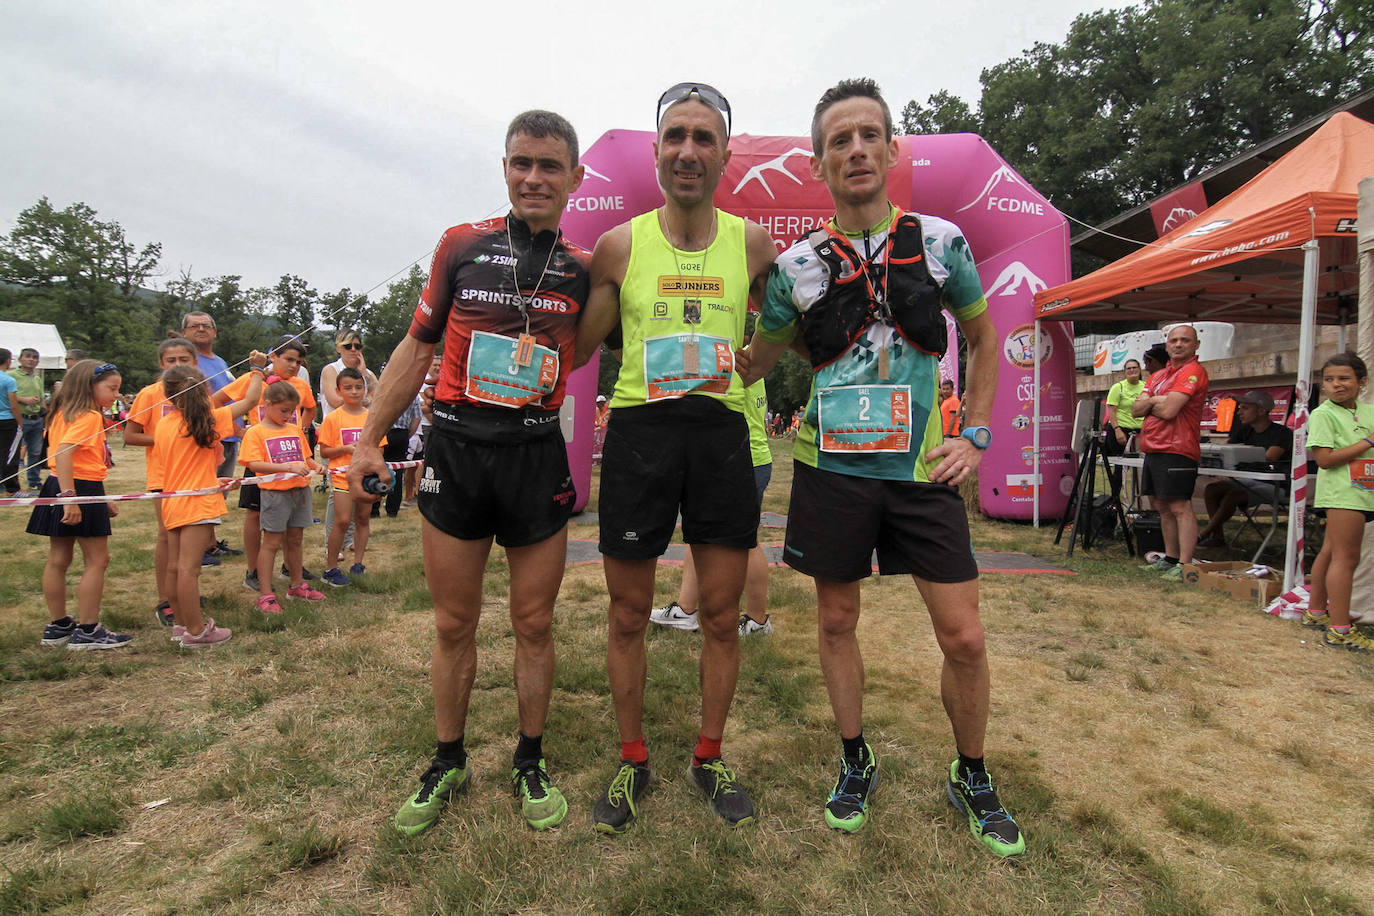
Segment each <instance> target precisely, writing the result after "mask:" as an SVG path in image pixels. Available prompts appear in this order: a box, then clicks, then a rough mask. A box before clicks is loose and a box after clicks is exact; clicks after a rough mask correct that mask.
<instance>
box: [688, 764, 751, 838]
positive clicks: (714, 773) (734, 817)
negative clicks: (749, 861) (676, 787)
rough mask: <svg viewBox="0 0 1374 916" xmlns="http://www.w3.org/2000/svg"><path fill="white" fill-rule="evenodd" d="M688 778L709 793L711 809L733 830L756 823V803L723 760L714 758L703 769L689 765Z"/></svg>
mask: <svg viewBox="0 0 1374 916" xmlns="http://www.w3.org/2000/svg"><path fill="white" fill-rule="evenodd" d="M687 778H688V779H690V780H691V781H692V785H694V786H696V787H697V788H698V789H700V790H701V791H703V792H705V793H706V797H707V798H709V799H710V800H711V810H712V811H714V812H716V814H718V815H719V816H720V817H721V819H722V820H724V821H725V823H727V824H729V825H730V826H731V827H743V826H745V825H747V824H752V823H754V803H753V802H752V801H750V800H749V793H748V792H745V791H744V787H743V786H741V785H740V784H739V783H738V782H736V781H735V774H734V772H733V771H732V770H731V769H730V768H729V767H728V766H726V765H725V762H724V761H722V760H721V759H720V758H719V757H712V758H711V759H710V760H708V761H706V762H705V763H703V764H702V765H701V766H696V765H695V764H690V763H689V764H688V765H687Z"/></svg>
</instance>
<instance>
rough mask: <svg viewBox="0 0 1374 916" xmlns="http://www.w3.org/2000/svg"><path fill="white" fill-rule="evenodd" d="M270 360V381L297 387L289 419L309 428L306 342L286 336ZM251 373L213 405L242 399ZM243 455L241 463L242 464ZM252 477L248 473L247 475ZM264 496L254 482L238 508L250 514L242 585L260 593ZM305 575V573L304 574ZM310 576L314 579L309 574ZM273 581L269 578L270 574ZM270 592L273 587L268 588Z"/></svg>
mask: <svg viewBox="0 0 1374 916" xmlns="http://www.w3.org/2000/svg"><path fill="white" fill-rule="evenodd" d="M268 356H269V358H270V359H271V368H270V369H269V370H268V380H269V381H270V380H271V378H272V377H273V376H275V377H277V378H279V379H281V380H282V381H284V382H288V383H289V384H290V385H291V387H292V388H293V389H294V390H295V392H296V396H297V398H298V403H299V405H300V406H299V409H298V411H297V412H296V413H293V414H292V415H291V417H290V418H289V419H290V422H291V423H293V424H295V425H296V426H298V427H300V428H301V429H302V430H304V429H306V428H308V427H309V426H310V425H311V424H312V423H314V422H315V395H314V394H313V393H312V392H311V390H310V383H309V382H307V381H305V379H302V378H300V377H298V376H297V373H298V372H299V371H300V368H301V360H303V359H304V358H305V345H304V344H302V343H301V342H300V339H299V338H297V337H292V336H290V335H287V336H285V337H282V338H280V339H278V340H277V343H276V345H275V346H273V347H272V350H271V352H270V353H269V354H268ZM251 374H252V373H244V374H243V375H241V376H239V377H238V378H236V379H234V380H233V381H232V382H230V383H229V384H227V385H225V386H224V387H223V388H221V389H220V390H219V391H216V392H215V394H214V397H213V399H212V401H213V403H214V406H216V407H223V406H225V405H226V404H229V403H230V402H232V401H240V400H242V399H243V395H244V392H245V391H247V390H248V385H249V381H250V379H249V376H250V375H251ZM266 397H267V395H266V391H265V390H264V392H263V401H262V402H259V404H258V406H257V407H255V408H254V409H253V410H250V411H249V412H248V413H247V414H246V415H245V416H244V422H246V423H248V424H249V425H250V426H251V425H252V424H254V423H258V422H260V420H261V418H262V415H263V414H264V412H265V411H266ZM311 454H312V452H311V450H310V449H308V448H307V449H306V451H305V452H304V453H303V455H304V456H305V457H309V456H310V455H311ZM243 463H244V462H243V459H242V457H241V456H240V458H239V464H243ZM244 476H245V477H247V476H249V474H248V473H245V474H244ZM260 506H261V499H260V497H259V494H258V488H257V486H256V485H254V484H245V485H244V486H243V487H242V488H241V489H240V490H239V508H240V509H246V510H248V515H247V516H246V517H245V518H244V520H243V549H244V551H245V552H246V553H247V554H248V558H249V559H248V572H247V573H245V574H244V577H243V587H244V588H247V589H250V590H252V591H255V592H259V593H261V589H259V588H258V574H257V573H256V572H255V571H254V569H253V565H254V563H256V562H257V556H258V553H259V551H260V550H261V549H262V520H261V518H260V517H259V514H258V513H259V508H260ZM303 574H304V573H303ZM307 577H308V578H311V579H313V578H315V577H314V576H313V575H307ZM269 580H270V577H269ZM268 591H269V592H270V591H271V589H270V588H269V589H268Z"/></svg>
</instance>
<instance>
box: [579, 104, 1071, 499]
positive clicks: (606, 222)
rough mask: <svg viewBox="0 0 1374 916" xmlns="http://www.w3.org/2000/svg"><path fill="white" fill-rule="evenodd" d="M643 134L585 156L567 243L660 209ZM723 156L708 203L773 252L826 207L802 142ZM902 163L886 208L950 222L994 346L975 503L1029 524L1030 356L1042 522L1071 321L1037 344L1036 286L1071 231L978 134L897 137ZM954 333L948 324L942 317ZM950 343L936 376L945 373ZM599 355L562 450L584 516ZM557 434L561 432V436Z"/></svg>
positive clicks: (755, 145) (1066, 419) (1066, 433)
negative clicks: (760, 236)
mask: <svg viewBox="0 0 1374 916" xmlns="http://www.w3.org/2000/svg"><path fill="white" fill-rule="evenodd" d="M653 140H654V135H653V133H652V132H650V131H626V130H615V131H610V132H608V133H606V134H605V135H603V136H602V137H601V139H599V140H597V142H596V143H595V144H594V145H593V146H592V147H591V149H589V150H587V152H586V153H585V154H584V155H583V158H582V161H583V163H584V164H585V165H586V167H587V177H586V180H585V181H583V183H582V187H581V188H580V189H579V190H578V192H577V194H576V195H574V196H573V198H572V199H571V200H570V201H569V204H568V211H567V213H566V214H565V215H564V218H563V229H564V231H565V232H566V233H567V234H568V237H569V238H570V239H572V240H573V241H575V242H577V243H578V244H580V245H584V246H586V247H588V248H590V247H592V246H593V245H594V244H595V243H596V240H597V239H598V238H599V237H600V236H601V233H603V232H605V231H606V230H607V229H610V228H611V227H612V226H615V225H617V224H619V223H622V222H624V221H625V220H627V219H629V218H630V217H632V216H634V215H636V214H638V213H643V212H644V211H646V210H649V209H652V208H654V207H657V206H659V205H660V204H662V203H663V192H662V191H660V190H659V187H658V182H657V179H656V176H655V172H654V161H653ZM730 149H731V153H732V155H731V159H730V163H729V165H728V166H727V168H726V170H725V176H724V178H723V179H722V180H721V183H720V187H719V188H718V189H717V191H716V206H718V207H720V208H721V209H723V210H727V211H729V212H731V213H736V214H738V215H740V216H744V217H747V218H749V219H752V220H754V221H755V222H757V223H759V224H761V225H762V226H763V227H764V228H765V229H767V230H768V231H769V232H770V233H771V234H772V236H773V239H774V240H775V242H776V243H777V245H778V249H779V250H782V249H783V248H785V247H786V246H787V245H789V244H791V242H792V241H794V240H795V239H796V238H797V237H798V236H800V235H801V234H803V233H805V232H809V231H810V230H811V229H814V228H815V227H816V226H817V225H819V224H820V222H821V221H822V220H824V219H826V218H827V217H828V216H830V214H831V212H832V210H833V208H832V207H831V204H830V195H829V194H828V193H827V192H826V189H825V185H824V184H822V183H819V182H815V181H812V180H811V171H810V167H809V165H808V161H809V157H810V155H811V140H810V138H807V137H753V136H749V135H748V134H742V135H740V136H737V137H733V138H731V140H730ZM899 150H900V160H899V162H898V165H897V167H896V168H895V169H894V170H893V172H892V174H891V176H890V178H889V181H888V190H889V193H890V194H891V196H892V199H893V201H894V202H896V203H897V204H898V205H900V206H903V207H906V208H909V209H911V210H914V211H917V212H920V213H930V214H933V215H936V216H941V217H944V218H945V219H948V220H952V221H953V222H955V223H957V224H958V225H959V227H960V228H961V229H962V230H963V232H964V236H965V237H966V238H967V239H968V241H969V244H970V245H971V246H972V248H973V253H974V257H975V258H976V260H977V262H978V270H979V274H980V275H981V277H982V279H983V288H984V289H985V290H986V291H987V297H988V305H989V311H990V313H991V316H992V320H993V324H994V325H995V326H996V328H997V332H998V335H999V338H1000V340H1001V359H1002V365H1001V369H1000V372H999V374H998V387H997V397H996V400H995V401H994V403H993V410H992V430H993V436H994V442H993V447H992V449H991V450H990V451H989V452H988V455H987V457H986V458H985V459H984V460H983V464H982V467H981V469H980V472H979V500H980V505H981V506H982V511H983V513H984V514H985V515H988V516H991V517H993V518H1006V519H1030V518H1031V517H1032V514H1033V512H1032V505H1033V499H1034V476H1033V473H1034V472H1033V461H1034V446H1033V444H1032V435H1033V429H1032V428H1033V423H1032V416H1033V414H1034V400H1035V375H1034V370H1035V359H1036V356H1037V353H1036V350H1037V349H1038V351H1039V353H1038V357H1039V359H1040V387H1041V390H1040V412H1041V424H1040V474H1041V479H1042V480H1043V481H1045V484H1046V486H1045V487H1044V488H1043V489H1042V491H1041V506H1040V514H1041V515H1042V516H1050V517H1053V516H1057V515H1059V514H1061V513H1062V512H1063V511H1064V507H1065V505H1066V503H1067V501H1068V494H1069V491H1070V490H1071V489H1072V486H1073V478H1074V471H1075V463H1074V455H1073V451H1072V444H1071V442H1070V438H1071V434H1072V427H1073V406H1074V403H1075V401H1076V397H1075V389H1074V378H1073V375H1074V367H1073V338H1072V333H1073V332H1072V330H1071V325H1070V323H1069V322H1047V323H1046V324H1045V326H1044V327H1043V328H1042V330H1041V340H1040V345H1039V347H1036V346H1035V335H1034V302H1033V296H1034V294H1035V293H1036V292H1037V291H1038V290H1042V289H1045V288H1046V287H1049V286H1055V285H1057V284H1059V283H1063V282H1065V281H1067V280H1068V279H1069V254H1068V252H1069V246H1068V238H1069V235H1068V223H1067V221H1066V220H1065V219H1064V217H1063V216H1062V215H1061V214H1060V213H1059V211H1057V210H1055V209H1054V207H1053V206H1051V205H1050V203H1049V201H1047V200H1046V199H1045V198H1043V197H1042V196H1040V194H1039V193H1037V192H1036V191H1035V189H1034V188H1032V187H1031V186H1030V185H1029V184H1028V183H1027V182H1026V180H1025V179H1024V178H1022V177H1021V176H1020V175H1018V174H1016V172H1015V171H1013V170H1012V168H1011V167H1010V166H1008V165H1007V164H1006V162H1005V161H1003V160H1002V158H1001V157H1000V156H998V155H997V154H996V153H995V152H993V150H992V147H990V146H988V144H987V143H986V142H985V141H984V140H983V139H982V138H981V137H979V136H977V135H975V134H944V135H934V136H920V137H901V138H899ZM951 328H952V323H951ZM954 358H955V357H954V348H953V347H952V346H951V352H950V354H949V355H947V356H946V357H945V359H946V365H945V367H944V369H945V374H946V375H948V376H953V377H957V374H956V373H955V372H954ZM597 368H598V363H597V361H593V362H592V363H591V364H590V365H588V366H586V367H584V368H583V369H581V370H579V371H578V372H576V373H574V374H573V376H572V378H571V379H570V380H569V383H568V393H569V395H570V397H571V399H572V400H573V402H574V404H573V407H572V410H571V414H572V416H571V420H572V423H571V426H572V433H571V435H570V437H569V446H568V455H569V459H570V461H571V463H572V468H573V479H574V481H575V482H577V484H578V486H577V491H578V493H579V499H580V502H579V503H578V506H577V508H578V509H581V508H582V506H583V505H584V504H585V502H586V496H585V494H586V493H587V490H588V489H589V486H590V482H591V454H592V452H591V444H592V429H593V417H594V415H595V410H596V403H595V402H596V378H597ZM567 429H568V426H567V425H565V431H566V430H567Z"/></svg>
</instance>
